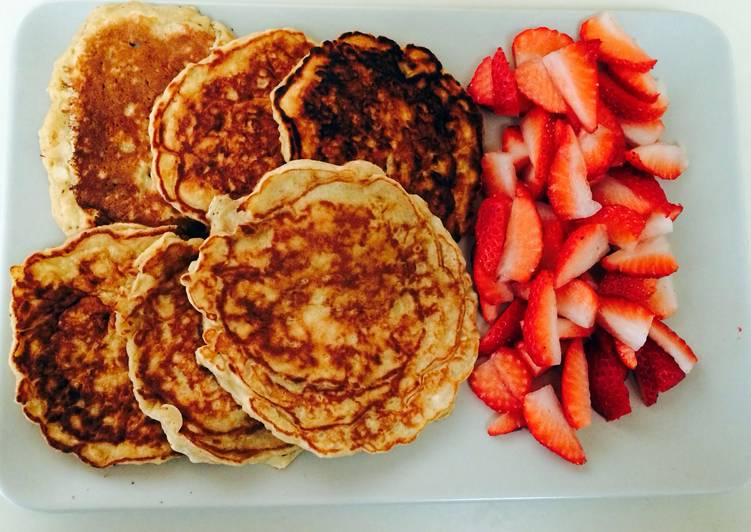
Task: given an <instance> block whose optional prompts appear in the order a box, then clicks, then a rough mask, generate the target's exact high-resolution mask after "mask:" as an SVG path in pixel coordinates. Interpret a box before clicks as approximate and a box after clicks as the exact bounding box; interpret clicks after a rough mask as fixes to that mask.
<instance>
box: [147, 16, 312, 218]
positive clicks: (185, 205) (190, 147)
mask: <svg viewBox="0 0 751 532" xmlns="http://www.w3.org/2000/svg"><path fill="white" fill-rule="evenodd" d="M312 46H313V44H312V43H311V42H310V41H309V40H308V39H307V37H305V35H304V34H303V33H301V32H299V31H295V30H289V29H273V30H268V31H264V32H261V33H255V34H253V35H249V36H246V37H242V38H240V39H235V40H234V41H232V42H229V43H227V44H225V45H224V46H221V47H219V48H216V49H214V50H213V51H212V52H211V54H210V55H209V56H208V57H206V58H205V59H203V60H202V61H200V62H199V63H194V64H190V65H188V66H187V67H185V69H184V70H183V71H182V72H180V74H178V75H177V77H176V78H175V79H174V80H172V82H171V83H170V84H169V85H168V86H167V88H166V90H165V91H164V93H163V94H162V95H161V96H160V97H159V98H158V99H157V101H156V102H155V104H154V108H153V110H152V113H151V119H150V124H149V136H150V140H151V150H152V154H153V161H152V165H153V166H152V177H153V179H154V180H155V182H156V184H157V187H158V188H159V192H160V193H161V194H162V196H163V197H164V198H165V199H166V200H167V201H168V202H169V203H170V204H171V205H172V206H173V207H175V208H176V209H177V210H178V211H180V212H182V213H183V214H185V215H187V216H190V217H192V218H195V219H197V220H200V221H205V218H206V216H205V214H206V209H207V208H208V206H209V203H210V202H211V199H212V198H213V197H214V196H216V195H218V194H228V195H230V196H231V197H233V198H238V197H240V196H245V195H247V194H249V193H250V192H251V191H252V190H253V187H254V186H255V185H256V183H257V182H258V180H259V179H260V178H261V176H262V175H263V174H265V173H266V172H268V171H269V170H273V169H274V168H276V167H277V166H279V165H281V164H282V163H283V162H284V159H283V158H282V153H281V145H280V143H279V131H278V128H277V125H276V122H274V118H273V116H272V113H271V101H270V99H269V94H270V93H271V90H272V89H273V88H274V87H276V85H278V84H279V82H280V81H281V80H282V79H283V78H284V77H285V76H286V75H287V74H288V73H289V72H290V70H291V69H292V68H293V67H294V66H295V65H296V64H297V63H298V62H299V61H300V59H301V58H302V57H303V56H305V55H306V54H307V53H308V50H310V48H311V47H312Z"/></svg>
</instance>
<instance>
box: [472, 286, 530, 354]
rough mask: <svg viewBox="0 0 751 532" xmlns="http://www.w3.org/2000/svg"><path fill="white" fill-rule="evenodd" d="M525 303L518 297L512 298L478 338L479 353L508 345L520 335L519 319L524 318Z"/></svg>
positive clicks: (486, 352)
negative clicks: (483, 334)
mask: <svg viewBox="0 0 751 532" xmlns="http://www.w3.org/2000/svg"><path fill="white" fill-rule="evenodd" d="M526 307H527V306H526V304H525V303H524V301H522V300H520V299H514V300H513V301H512V302H511V303H510V304H509V306H508V307H506V309H505V310H504V311H503V312H502V313H501V315H500V316H498V319H497V320H495V321H494V322H493V324H492V325H491V326H490V329H488V332H486V333H485V336H483V337H482V338H481V339H480V347H479V349H478V351H479V353H480V355H489V354H490V353H492V352H494V351H497V350H498V349H500V348H501V347H504V346H507V345H509V344H510V343H511V342H513V341H514V340H516V339H517V338H518V337H519V336H520V335H521V331H522V329H521V320H522V319H523V318H524V311H525V309H526Z"/></svg>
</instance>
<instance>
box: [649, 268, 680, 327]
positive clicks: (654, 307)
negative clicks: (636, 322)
mask: <svg viewBox="0 0 751 532" xmlns="http://www.w3.org/2000/svg"><path fill="white" fill-rule="evenodd" d="M644 306H645V307H647V308H648V309H649V310H650V311H651V312H653V313H654V315H655V316H657V317H658V318H660V319H661V320H662V319H665V318H669V317H670V316H672V315H673V314H675V312H676V311H677V310H678V297H677V296H676V293H675V288H674V287H673V280H672V279H671V278H670V277H661V278H660V279H657V283H656V290H655V292H654V293H653V294H652V295H651V296H650V297H649V299H648V300H647V301H646V302H645V303H644Z"/></svg>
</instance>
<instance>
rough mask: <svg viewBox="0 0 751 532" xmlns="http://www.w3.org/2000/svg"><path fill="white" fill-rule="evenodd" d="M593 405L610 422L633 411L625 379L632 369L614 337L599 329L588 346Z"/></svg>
mask: <svg viewBox="0 0 751 532" xmlns="http://www.w3.org/2000/svg"><path fill="white" fill-rule="evenodd" d="M586 353H587V367H588V370H589V394H590V399H591V401H592V408H594V409H595V411H597V412H598V413H599V414H600V415H601V416H602V417H604V418H605V419H606V420H608V421H613V420H615V419H618V418H619V417H621V416H624V415H626V414H628V413H630V412H631V403H630V401H629V398H628V388H626V384H625V382H624V381H625V380H626V375H627V374H628V370H627V369H626V366H624V365H623V364H622V363H621V361H620V359H619V358H618V355H617V354H616V353H615V349H614V347H613V339H612V338H611V337H610V336H609V335H608V334H606V333H604V332H603V331H597V332H596V333H595V336H594V340H593V341H590V342H589V343H588V344H587V346H586Z"/></svg>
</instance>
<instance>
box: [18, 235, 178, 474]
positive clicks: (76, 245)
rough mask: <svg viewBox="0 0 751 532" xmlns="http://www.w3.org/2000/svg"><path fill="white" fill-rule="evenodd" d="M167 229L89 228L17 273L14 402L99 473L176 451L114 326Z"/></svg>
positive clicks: (35, 256)
mask: <svg viewBox="0 0 751 532" xmlns="http://www.w3.org/2000/svg"><path fill="white" fill-rule="evenodd" d="M171 229H173V228H172V227H157V228H148V227H145V226H140V225H135V224H113V225H108V226H106V227H98V228H93V229H89V230H87V231H83V232H82V233H80V234H78V235H76V236H74V237H71V238H70V239H69V240H68V241H66V242H65V243H64V244H63V245H62V246H60V247H55V248H51V249H47V250H44V251H39V252H37V253H34V254H33V255H31V256H30V257H29V258H27V259H26V260H25V261H24V263H23V264H21V265H18V266H13V267H12V268H11V276H12V279H13V285H12V291H11V314H12V316H11V323H12V326H13V347H12V348H11V357H10V363H11V367H12V368H13V370H14V373H15V374H16V384H17V388H16V401H18V402H19V403H20V404H21V405H22V407H23V412H24V414H26V417H28V418H29V419H30V420H31V421H33V422H35V423H37V424H39V427H40V429H41V430H42V433H43V434H44V437H45V438H46V439H47V442H48V443H49V444H50V445H51V446H53V447H55V448H56V449H59V450H61V451H63V452H69V453H75V454H76V455H77V456H78V457H79V458H80V459H81V460H83V461H84V462H86V463H88V464H90V465H93V466H95V467H105V466H108V465H112V464H118V463H143V462H162V461H164V460H167V459H169V458H171V457H172V456H174V455H175V453H174V451H173V450H172V449H171V448H170V445H169V443H168V442H167V438H166V437H165V436H164V432H162V429H161V427H160V426H159V423H158V422H156V421H154V420H152V419H149V418H148V417H146V416H145V415H144V414H143V412H141V409H140V408H139V407H138V403H137V402H136V398H135V397H134V395H133V387H132V386H131V383H130V379H128V355H127V353H126V351H125V338H123V337H122V336H121V335H120V334H118V333H117V331H116V329H115V309H116V307H117V305H118V304H119V303H120V301H121V300H122V299H123V298H124V297H126V290H127V287H128V286H129V285H130V283H132V282H133V279H134V278H135V276H136V268H135V266H134V262H133V261H134V260H135V259H136V257H138V255H139V254H140V253H141V252H142V251H143V250H144V249H146V248H147V247H148V246H149V245H151V244H152V243H153V242H154V241H155V240H157V239H158V238H159V237H160V236H161V235H163V234H164V233H165V232H167V231H169V230H171Z"/></svg>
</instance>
